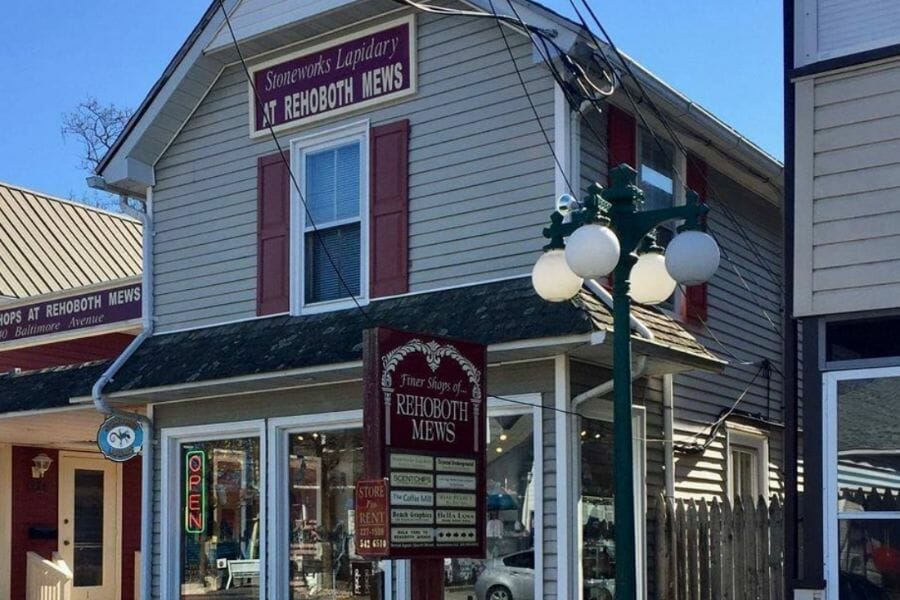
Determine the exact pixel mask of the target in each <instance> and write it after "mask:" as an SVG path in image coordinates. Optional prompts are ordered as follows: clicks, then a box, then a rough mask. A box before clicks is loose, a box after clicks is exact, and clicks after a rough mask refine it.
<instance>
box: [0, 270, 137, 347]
mask: <svg viewBox="0 0 900 600" xmlns="http://www.w3.org/2000/svg"><path fill="white" fill-rule="evenodd" d="M140 318H141V284H140V283H133V284H129V285H124V286H118V287H114V288H108V289H105V290H97V291H94V292H89V293H85V294H78V295H77V296H66V297H58V298H54V299H53V300H46V301H44V302H36V303H32V304H22V305H19V306H13V307H11V308H7V309H5V310H0V343H3V342H14V341H19V340H25V339H29V338H35V337H39V336H45V335H55V334H60V333H66V332H71V331H75V330H80V329H87V328H93V327H102V326H104V325H111V324H114V323H121V322H125V321H131V320H133V319H140Z"/></svg>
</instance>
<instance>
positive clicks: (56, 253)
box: [0, 182, 142, 299]
mask: <svg viewBox="0 0 900 600" xmlns="http://www.w3.org/2000/svg"><path fill="white" fill-rule="evenodd" d="M141 245H142V240H141V225H140V223H139V222H137V221H135V220H134V219H131V218H129V217H126V216H124V215H118V214H114V213H110V212H106V211H103V210H99V209H96V208H92V207H89V206H85V205H83V204H77V203H75V202H70V201H68V200H62V199H60V198H54V197H52V196H48V195H46V194H41V193H38V192H32V191H30V190H26V189H24V188H21V187H17V186H13V185H9V184H6V183H2V182H0V296H2V297H5V298H7V299H11V298H26V297H29V296H37V295H41V294H50V293H53V292H60V291H63V290H68V289H71V288H77V287H83V286H87V285H92V284H98V283H104V282H108V281H113V280H116V279H123V278H127V277H134V276H136V275H140V274H141V267H142V263H141Z"/></svg>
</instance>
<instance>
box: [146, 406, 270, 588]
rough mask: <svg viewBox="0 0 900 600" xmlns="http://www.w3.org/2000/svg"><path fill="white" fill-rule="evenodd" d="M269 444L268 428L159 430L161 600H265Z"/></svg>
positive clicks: (259, 423)
mask: <svg viewBox="0 0 900 600" xmlns="http://www.w3.org/2000/svg"><path fill="white" fill-rule="evenodd" d="M265 444H266V439H265V427H264V421H244V422H239V423H217V424H214V425H201V426H193V427H178V428H167V429H163V430H162V436H161V446H162V452H161V473H162V474H163V476H162V481H161V492H162V499H163V502H162V507H161V513H160V534H161V540H162V544H161V546H162V547H161V550H160V552H161V557H160V558H161V564H162V565H165V567H164V568H161V569H160V586H161V589H162V590H163V594H162V595H163V596H164V597H169V598H181V597H185V596H187V597H197V598H202V597H204V596H213V597H215V596H216V595H217V594H221V590H223V589H227V590H229V593H230V594H231V595H230V596H229V597H234V598H237V599H239V600H256V599H260V600H264V599H265V598H266V568H267V564H266V558H265V557H266V553H265V552H264V551H263V549H264V548H265V547H266V543H267V540H266V527H265V523H266V521H265V518H266V515H265V489H266V469H265V465H264V464H263V462H262V460H261V459H262V457H264V456H265V455H266V450H265ZM192 466H193V467H195V468H192ZM192 475H194V476H196V477H197V481H196V482H193V485H191V483H192V481H191V480H190V479H189V478H190V477H191V476H192ZM195 492H196V498H195V497H194V496H195Z"/></svg>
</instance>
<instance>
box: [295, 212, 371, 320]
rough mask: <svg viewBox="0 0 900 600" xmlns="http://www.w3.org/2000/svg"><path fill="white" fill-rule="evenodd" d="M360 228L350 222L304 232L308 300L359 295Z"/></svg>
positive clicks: (317, 300)
mask: <svg viewBox="0 0 900 600" xmlns="http://www.w3.org/2000/svg"><path fill="white" fill-rule="evenodd" d="M359 229H360V225H359V223H351V224H349V225H342V226H340V227H331V228H328V229H320V230H319V232H318V234H317V233H316V232H314V231H311V232H308V233H307V234H306V268H305V270H306V275H305V277H306V283H305V288H306V293H305V296H306V302H307V303H310V302H322V301H325V300H336V299H339V298H347V297H348V296H358V295H359V293H360V283H359V281H360V251H361V249H360V231H359ZM338 273H340V276H338ZM348 288H349V290H348Z"/></svg>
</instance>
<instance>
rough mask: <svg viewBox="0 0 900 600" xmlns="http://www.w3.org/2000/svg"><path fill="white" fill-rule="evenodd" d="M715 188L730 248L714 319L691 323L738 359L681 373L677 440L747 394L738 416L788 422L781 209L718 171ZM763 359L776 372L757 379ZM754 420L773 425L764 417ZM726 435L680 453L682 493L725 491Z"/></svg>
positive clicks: (715, 294) (713, 219) (719, 277)
mask: <svg viewBox="0 0 900 600" xmlns="http://www.w3.org/2000/svg"><path fill="white" fill-rule="evenodd" d="M707 195H708V196H709V205H710V213H709V228H710V231H711V233H712V234H713V235H714V236H715V237H716V239H717V241H718V243H719V245H720V247H721V249H722V260H721V265H720V267H719V270H718V272H717V273H716V275H715V276H714V277H713V279H712V280H711V281H710V282H709V284H708V286H709V287H708V307H709V311H708V319H707V322H706V326H704V325H703V324H700V323H696V324H693V325H689V328H690V329H691V332H692V333H693V334H694V335H695V336H697V338H698V339H699V340H700V341H701V342H702V343H703V344H705V345H706V346H707V347H708V348H710V349H711V350H712V351H713V352H715V353H716V354H718V355H719V356H721V357H722V358H724V359H726V360H728V361H729V363H730V364H729V366H728V367H727V368H726V369H725V371H724V372H723V373H721V374H716V373H707V372H701V371H690V372H687V373H684V374H680V375H676V376H675V378H674V394H675V417H674V425H675V439H676V441H683V442H691V443H693V442H699V443H702V442H704V441H705V440H706V439H707V434H708V432H709V431H710V426H711V425H712V424H713V423H714V422H715V421H716V420H717V419H718V418H719V417H720V416H721V415H722V413H723V411H725V410H727V409H729V408H730V407H732V406H733V405H735V403H736V402H737V401H738V399H739V398H741V400H740V402H739V403H737V407H736V411H735V415H736V416H737V415H752V416H754V417H757V418H761V419H764V420H765V421H772V422H781V421H782V410H781V378H780V376H779V370H780V367H781V364H780V363H781V334H780V326H781V321H780V319H781V305H782V286H781V283H780V281H781V267H780V260H781V247H782V246H781V238H780V233H779V231H780V230H779V218H780V217H779V213H778V211H777V209H776V208H774V207H772V206H771V205H770V204H768V203H766V202H765V201H764V200H762V199H760V198H758V197H756V196H754V195H753V194H751V193H750V192H748V191H747V190H745V189H743V188H741V187H739V186H738V185H737V184H735V183H734V182H732V181H731V180H729V179H727V178H726V177H724V176H722V175H720V174H719V173H717V172H716V171H712V170H711V171H710V173H709V186H708V189H707ZM729 213H730V215H731V216H733V217H734V220H733V219H732V218H731V217H730V216H729ZM735 221H736V222H737V223H735ZM753 249H755V250H756V252H754V250H753ZM707 326H708V329H707ZM763 359H768V361H769V362H770V363H771V365H772V367H773V368H772V369H771V370H770V373H769V375H768V376H767V374H766V372H765V370H763V372H761V373H760V374H759V376H758V377H757V378H756V381H755V383H754V384H753V385H751V381H753V379H754V375H756V373H757V371H758V370H760V364H761V363H760V361H762V360H763ZM742 362H750V363H752V364H740V363H742ZM754 425H756V426H758V427H761V428H763V429H769V428H768V426H766V425H764V424H760V423H759V422H756V421H755V422H754ZM697 433H700V435H699V436H697V435H696V434H697ZM780 436H781V430H780V429H777V428H776V429H771V431H770V435H769V448H770V450H769V452H770V463H771V464H770V474H771V475H770V489H772V490H773V491H774V490H777V489H779V487H780V483H779V479H780V456H781V452H780ZM724 440H725V438H724V429H723V430H722V431H721V432H720V435H719V436H717V438H716V440H715V441H713V442H712V443H711V444H710V446H709V448H708V449H707V450H706V452H704V453H703V454H702V455H701V456H679V457H678V458H677V461H678V462H677V464H676V492H677V494H678V495H679V496H683V497H698V498H699V497H712V496H715V497H719V498H723V497H724V495H725V493H726V482H727V457H726V456H725V441H724ZM776 460H777V461H778V462H777V463H776V462H775V461H776Z"/></svg>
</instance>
